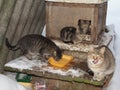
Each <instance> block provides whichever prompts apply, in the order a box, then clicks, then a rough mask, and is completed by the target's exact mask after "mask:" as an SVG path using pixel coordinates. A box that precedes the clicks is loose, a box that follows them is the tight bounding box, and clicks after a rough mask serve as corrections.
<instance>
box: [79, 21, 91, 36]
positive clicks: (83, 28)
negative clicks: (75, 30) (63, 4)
mask: <svg viewBox="0 0 120 90" xmlns="http://www.w3.org/2000/svg"><path fill="white" fill-rule="evenodd" d="M90 25H91V21H90V20H82V19H79V20H78V26H79V31H80V34H88V35H90V34H91V28H90Z"/></svg>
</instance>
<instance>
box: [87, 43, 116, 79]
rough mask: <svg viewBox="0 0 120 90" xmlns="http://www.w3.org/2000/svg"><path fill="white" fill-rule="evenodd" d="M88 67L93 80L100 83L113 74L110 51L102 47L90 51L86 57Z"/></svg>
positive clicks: (112, 58) (112, 60)
mask: <svg viewBox="0 0 120 90" xmlns="http://www.w3.org/2000/svg"><path fill="white" fill-rule="evenodd" d="M87 63H88V67H89V68H90V69H91V70H92V71H93V73H94V76H93V80H97V81H101V80H103V79H104V78H105V77H106V76H107V75H110V74H112V73H113V72H114V69H115V58H114V56H113V54H112V52H111V51H110V49H109V48H108V47H107V46H105V45H102V46H100V47H97V48H94V49H91V50H90V51H89V52H88V56H87Z"/></svg>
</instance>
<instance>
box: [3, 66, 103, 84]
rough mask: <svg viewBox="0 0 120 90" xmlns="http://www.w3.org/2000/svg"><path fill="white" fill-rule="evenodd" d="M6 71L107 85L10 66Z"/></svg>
mask: <svg viewBox="0 0 120 90" xmlns="http://www.w3.org/2000/svg"><path fill="white" fill-rule="evenodd" d="M4 69H5V70H6V71H13V72H22V73H27V74H31V75H36V76H39V77H43V78H50V79H57V80H63V81H69V82H72V81H75V82H78V83H85V84H91V85H95V86H103V85H104V83H105V82H104V81H91V79H88V78H80V77H71V76H62V75H58V74H52V73H48V72H45V73H43V72H41V71H39V70H38V71H37V70H30V69H23V70H20V69H19V68H12V67H9V66H5V67H4Z"/></svg>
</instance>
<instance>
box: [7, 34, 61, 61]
mask: <svg viewBox="0 0 120 90" xmlns="http://www.w3.org/2000/svg"><path fill="white" fill-rule="evenodd" d="M6 46H7V47H8V48H9V49H10V50H13V51H16V50H18V49H20V50H21V51H22V53H23V55H25V56H26V57H27V58H28V59H30V60H32V59H39V58H45V59H48V58H49V57H51V56H52V57H54V58H55V59H56V60H59V59H61V57H62V51H61V49H60V48H59V47H58V46H57V45H56V44H55V43H54V42H52V41H51V40H50V39H48V38H46V37H44V36H42V35H38V34H30V35H26V36H24V37H22V38H21V39H20V40H19V41H18V42H17V44H16V45H10V43H9V41H8V39H7V38H6Z"/></svg>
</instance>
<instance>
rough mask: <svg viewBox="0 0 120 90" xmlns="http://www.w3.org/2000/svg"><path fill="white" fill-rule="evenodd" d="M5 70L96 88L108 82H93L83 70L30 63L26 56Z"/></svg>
mask: <svg viewBox="0 0 120 90" xmlns="http://www.w3.org/2000/svg"><path fill="white" fill-rule="evenodd" d="M4 69H5V70H6V71H14V72H22V73H27V74H32V75H36V76H41V77H44V78H51V79H57V80H64V81H75V82H82V83H87V84H92V85H95V86H103V85H104V83H105V81H106V80H104V81H101V82H98V81H91V79H92V77H91V76H89V75H88V74H87V73H86V72H85V71H83V70H82V69H73V68H69V69H67V70H62V69H56V68H53V67H51V66H49V65H48V64H47V63H42V62H40V60H32V61H30V60H28V59H27V58H25V57H24V56H21V57H19V58H16V59H14V60H12V61H10V62H8V63H7V64H5V66H4Z"/></svg>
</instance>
